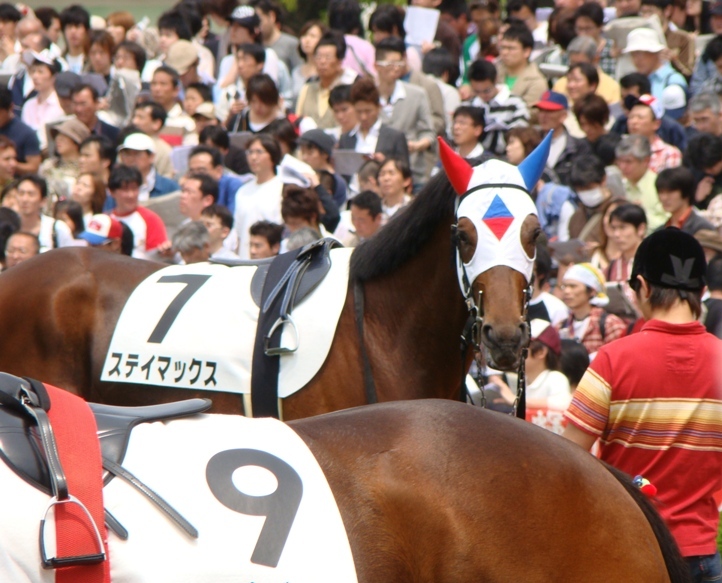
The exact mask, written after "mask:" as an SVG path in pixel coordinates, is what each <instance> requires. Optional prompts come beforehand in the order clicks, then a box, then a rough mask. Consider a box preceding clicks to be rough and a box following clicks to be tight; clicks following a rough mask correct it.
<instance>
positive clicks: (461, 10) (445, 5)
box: [438, 0, 469, 20]
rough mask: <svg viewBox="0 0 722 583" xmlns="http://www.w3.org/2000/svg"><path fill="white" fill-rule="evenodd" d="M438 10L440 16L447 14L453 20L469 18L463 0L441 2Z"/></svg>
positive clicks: (444, 0)
mask: <svg viewBox="0 0 722 583" xmlns="http://www.w3.org/2000/svg"><path fill="white" fill-rule="evenodd" d="M438 9H439V12H440V13H441V14H448V15H449V16H451V17H452V18H453V19H454V20H457V19H459V18H461V17H462V16H466V17H467V18H468V17H469V7H468V6H467V4H466V2H465V1H464V0H441V4H439V7H438Z"/></svg>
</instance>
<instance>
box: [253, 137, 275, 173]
mask: <svg viewBox="0 0 722 583" xmlns="http://www.w3.org/2000/svg"><path fill="white" fill-rule="evenodd" d="M255 142H258V143H259V144H260V145H261V147H262V148H263V149H264V150H265V151H266V152H268V154H269V155H270V156H271V162H272V163H273V173H274V174H275V173H276V168H277V167H278V165H279V164H280V163H281V158H283V155H282V154H281V146H280V145H279V144H278V140H277V139H276V138H275V137H274V136H272V135H269V134H256V135H255V136H253V137H252V138H251V139H250V141H249V142H248V144H247V145H246V148H250V147H251V144H253V143H255Z"/></svg>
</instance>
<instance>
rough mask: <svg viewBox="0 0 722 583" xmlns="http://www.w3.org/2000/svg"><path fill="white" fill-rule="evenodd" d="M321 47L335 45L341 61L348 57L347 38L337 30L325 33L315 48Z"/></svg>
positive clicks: (337, 56) (337, 55)
mask: <svg viewBox="0 0 722 583" xmlns="http://www.w3.org/2000/svg"><path fill="white" fill-rule="evenodd" d="M321 47H334V48H335V49H336V58H337V59H338V60H339V61H343V60H344V58H345V57H346V40H345V39H344V38H343V34H341V33H340V32H338V31H336V30H329V31H328V32H326V33H324V35H323V36H322V37H321V39H320V40H319V41H318V44H317V45H316V48H315V49H314V50H315V51H317V50H318V49H319V48H321Z"/></svg>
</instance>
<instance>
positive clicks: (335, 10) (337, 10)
mask: <svg viewBox="0 0 722 583" xmlns="http://www.w3.org/2000/svg"><path fill="white" fill-rule="evenodd" d="M328 26H329V27H330V28H331V29H333V30H338V31H341V32H342V33H343V34H355V35H358V36H360V37H362V38H363V36H364V25H363V23H362V22H361V7H360V6H359V3H358V2H357V0H331V1H330V2H329V3H328ZM339 58H342V57H339Z"/></svg>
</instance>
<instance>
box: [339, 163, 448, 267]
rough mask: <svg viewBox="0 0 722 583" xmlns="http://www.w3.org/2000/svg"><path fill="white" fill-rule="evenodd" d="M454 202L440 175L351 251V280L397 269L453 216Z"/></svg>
mask: <svg viewBox="0 0 722 583" xmlns="http://www.w3.org/2000/svg"><path fill="white" fill-rule="evenodd" d="M455 200H456V193H455V192H454V189H453V188H452V187H451V184H450V183H449V181H448V180H447V178H446V174H445V173H444V172H439V173H438V174H437V175H436V176H434V177H433V178H432V179H431V180H430V181H429V182H428V184H427V185H426V186H425V187H424V188H423V189H422V190H421V192H420V193H419V194H418V195H417V196H416V198H415V199H414V200H413V201H412V202H411V204H409V206H408V207H406V208H405V209H403V210H402V211H399V212H397V213H396V214H395V215H394V216H393V217H392V218H391V220H390V221H389V222H388V224H387V225H386V226H385V227H384V228H383V229H381V230H380V231H379V232H378V233H376V234H375V235H374V236H373V237H371V238H370V239H369V240H367V241H364V242H363V243H362V244H361V245H359V246H358V248H357V249H356V251H354V252H353V254H352V255H351V278H352V279H356V280H359V281H368V280H371V279H375V278H377V277H381V276H383V275H388V274H389V273H393V272H394V271H396V270H397V269H398V268H400V267H401V266H402V265H403V264H404V263H406V262H407V261H409V260H410V259H411V258H412V257H414V256H415V255H416V254H417V253H418V252H419V251H421V249H422V248H423V246H424V245H426V243H428V241H429V240H430V239H431V237H432V236H433V234H434V231H435V230H436V228H437V227H438V226H439V223H440V222H441V221H443V220H445V219H448V218H450V217H452V216H453V214H454V201H455ZM449 238H451V232H449Z"/></svg>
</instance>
